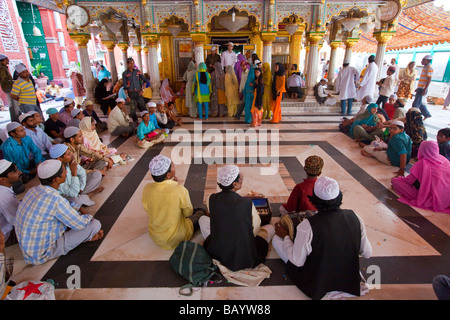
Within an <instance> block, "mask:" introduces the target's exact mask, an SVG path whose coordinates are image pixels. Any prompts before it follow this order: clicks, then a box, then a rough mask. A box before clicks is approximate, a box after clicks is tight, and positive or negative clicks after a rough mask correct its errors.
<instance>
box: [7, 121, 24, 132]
mask: <svg viewBox="0 0 450 320" xmlns="http://www.w3.org/2000/svg"><path fill="white" fill-rule="evenodd" d="M20 126H21V124H20V123H18V122H15V121H13V122H10V123H8V124H7V125H6V131H8V132H11V131H13V130H15V129H16V128H18V127H20Z"/></svg>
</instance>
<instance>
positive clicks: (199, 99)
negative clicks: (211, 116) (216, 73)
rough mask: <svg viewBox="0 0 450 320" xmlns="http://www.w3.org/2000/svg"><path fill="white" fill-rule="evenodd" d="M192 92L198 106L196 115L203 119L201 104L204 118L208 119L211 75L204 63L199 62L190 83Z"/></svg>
mask: <svg viewBox="0 0 450 320" xmlns="http://www.w3.org/2000/svg"><path fill="white" fill-rule="evenodd" d="M192 93H193V94H194V99H195V102H196V103H197V108H198V117H199V118H200V119H203V108H202V107H203V106H205V120H208V111H209V110H208V107H209V102H210V101H211V98H210V94H211V75H210V74H209V73H208V72H207V71H206V64H205V63H204V62H200V64H199V65H198V69H197V73H196V74H195V77H194V83H193V84H192Z"/></svg>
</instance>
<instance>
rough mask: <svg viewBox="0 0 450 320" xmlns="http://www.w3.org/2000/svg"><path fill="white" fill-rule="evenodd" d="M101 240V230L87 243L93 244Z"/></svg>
mask: <svg viewBox="0 0 450 320" xmlns="http://www.w3.org/2000/svg"><path fill="white" fill-rule="evenodd" d="M101 238H103V230H101V229H100V231H99V232H98V233H97V234H96V235H95V236H93V237H92V238H91V240H89V241H88V242H93V241H97V240H100V239H101Z"/></svg>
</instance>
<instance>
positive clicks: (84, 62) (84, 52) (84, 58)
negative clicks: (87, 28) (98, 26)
mask: <svg viewBox="0 0 450 320" xmlns="http://www.w3.org/2000/svg"><path fill="white" fill-rule="evenodd" d="M69 36H70V38H71V39H72V40H73V41H74V42H75V43H76V44H77V45H78V49H79V52H80V60H81V61H80V64H81V73H82V75H83V83H84V88H85V89H86V100H91V101H94V88H95V82H94V75H93V74H92V70H91V61H90V59H89V53H88V49H87V44H88V42H89V40H90V39H91V35H90V34H89V33H70V34H69Z"/></svg>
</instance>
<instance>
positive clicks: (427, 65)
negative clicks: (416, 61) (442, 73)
mask: <svg viewBox="0 0 450 320" xmlns="http://www.w3.org/2000/svg"><path fill="white" fill-rule="evenodd" d="M432 59H433V56H431V55H430V54H428V55H426V56H425V57H423V59H422V65H423V66H424V67H423V69H422V73H421V74H420V78H419V83H418V84H417V89H416V97H415V98H414V102H413V104H412V107H413V108H418V109H420V112H422V114H423V116H424V119H423V120H426V119H428V118H431V113H430V111H428V108H427V106H426V104H424V103H423V100H422V99H423V98H424V97H426V96H427V93H428V87H429V85H430V83H431V78H432V76H433V68H431V60H432Z"/></svg>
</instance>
